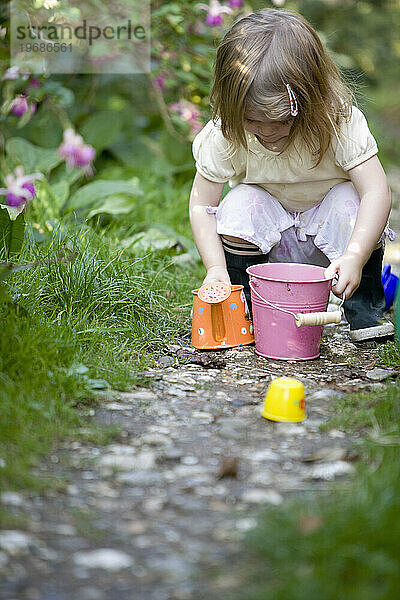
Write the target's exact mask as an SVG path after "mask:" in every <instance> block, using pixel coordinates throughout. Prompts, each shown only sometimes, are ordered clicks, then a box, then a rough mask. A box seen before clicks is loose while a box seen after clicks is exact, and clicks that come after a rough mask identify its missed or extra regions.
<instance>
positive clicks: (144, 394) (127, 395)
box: [118, 389, 157, 402]
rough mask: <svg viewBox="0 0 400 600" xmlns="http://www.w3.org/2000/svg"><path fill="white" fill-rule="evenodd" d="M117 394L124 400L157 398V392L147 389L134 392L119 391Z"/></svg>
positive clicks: (142, 400)
mask: <svg viewBox="0 0 400 600" xmlns="http://www.w3.org/2000/svg"><path fill="white" fill-rule="evenodd" d="M118 396H119V398H120V399H121V400H123V401H124V402H152V401H153V400H157V394H155V393H154V392H152V391H150V390H148V389H143V390H137V391H135V392H120V393H119V394H118Z"/></svg>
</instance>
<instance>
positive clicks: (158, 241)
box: [121, 227, 179, 254]
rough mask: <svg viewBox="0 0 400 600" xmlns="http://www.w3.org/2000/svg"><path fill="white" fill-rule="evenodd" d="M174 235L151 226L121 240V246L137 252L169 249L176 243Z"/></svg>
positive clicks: (134, 252)
mask: <svg viewBox="0 0 400 600" xmlns="http://www.w3.org/2000/svg"><path fill="white" fill-rule="evenodd" d="M178 243H179V242H178V240H177V239H176V237H175V236H171V235H166V234H165V233H163V232H162V231H160V230H159V229H155V228H153V227H151V228H150V229H148V230H147V231H141V232H140V233H137V234H136V235H133V236H131V237H129V238H127V239H125V240H123V241H122V242H121V246H123V247H124V248H126V250H128V252H132V253H133V254H137V253H140V252H149V251H151V250H159V251H160V250H170V249H172V248H175V247H176V246H177V244H178Z"/></svg>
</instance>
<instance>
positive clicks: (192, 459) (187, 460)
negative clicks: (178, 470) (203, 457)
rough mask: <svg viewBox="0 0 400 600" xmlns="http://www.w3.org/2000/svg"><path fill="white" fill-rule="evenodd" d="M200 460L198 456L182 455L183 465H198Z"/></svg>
mask: <svg viewBox="0 0 400 600" xmlns="http://www.w3.org/2000/svg"><path fill="white" fill-rule="evenodd" d="M198 462H199V459H198V458H197V456H182V458H181V463H182V464H183V465H197V464H198Z"/></svg>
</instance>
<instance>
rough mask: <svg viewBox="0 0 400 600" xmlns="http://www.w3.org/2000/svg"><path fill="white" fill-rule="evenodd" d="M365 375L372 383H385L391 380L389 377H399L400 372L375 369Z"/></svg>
mask: <svg viewBox="0 0 400 600" xmlns="http://www.w3.org/2000/svg"><path fill="white" fill-rule="evenodd" d="M365 375H366V377H367V378H368V379H371V380H372V381H384V380H385V379H389V377H396V376H398V375H399V372H398V371H394V370H393V369H379V368H378V367H375V368H374V369H371V370H370V371H367V372H366V374H365Z"/></svg>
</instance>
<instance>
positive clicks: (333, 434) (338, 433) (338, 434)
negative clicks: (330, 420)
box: [328, 429, 346, 438]
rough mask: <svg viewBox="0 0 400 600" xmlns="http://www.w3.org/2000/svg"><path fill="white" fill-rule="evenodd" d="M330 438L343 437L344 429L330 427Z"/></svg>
mask: <svg viewBox="0 0 400 600" xmlns="http://www.w3.org/2000/svg"><path fill="white" fill-rule="evenodd" d="M328 435H329V437H331V438H345V437H346V434H345V433H344V431H339V429H331V430H330V431H329V433H328Z"/></svg>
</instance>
